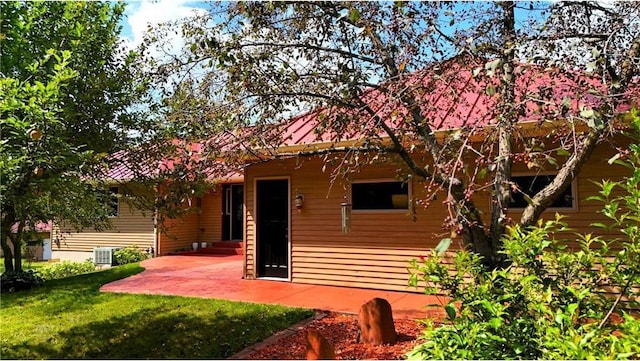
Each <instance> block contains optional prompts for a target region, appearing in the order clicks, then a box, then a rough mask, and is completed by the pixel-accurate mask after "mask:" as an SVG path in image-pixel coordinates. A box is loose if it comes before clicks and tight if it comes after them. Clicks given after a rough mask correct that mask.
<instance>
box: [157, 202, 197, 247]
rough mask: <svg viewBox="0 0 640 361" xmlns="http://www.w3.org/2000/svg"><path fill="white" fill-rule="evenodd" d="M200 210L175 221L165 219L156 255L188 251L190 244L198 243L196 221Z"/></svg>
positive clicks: (194, 210) (195, 210)
mask: <svg viewBox="0 0 640 361" xmlns="http://www.w3.org/2000/svg"><path fill="white" fill-rule="evenodd" d="M199 213H200V210H199V209H195V208H194V209H193V210H192V212H190V213H188V214H186V215H184V216H183V217H180V218H177V219H167V220H165V221H164V223H163V227H162V231H161V233H160V239H159V241H158V243H159V244H158V253H159V254H160V255H166V254H167V253H169V252H173V251H180V250H190V249H192V248H191V247H192V246H191V244H192V243H193V242H198V241H199V238H198V237H199V236H200V230H199V225H198V219H199V217H200V214H199Z"/></svg>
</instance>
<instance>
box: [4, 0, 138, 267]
mask: <svg viewBox="0 0 640 361" xmlns="http://www.w3.org/2000/svg"><path fill="white" fill-rule="evenodd" d="M0 6H1V13H2V17H1V18H2V31H1V33H0V46H1V47H2V57H0V72H1V73H2V78H1V79H0V89H1V90H0V94H2V96H1V97H0V114H1V115H0V125H1V128H0V131H1V133H2V143H1V145H0V154H1V155H0V171H1V175H0V178H1V183H0V193H1V194H2V210H1V214H2V223H1V228H0V231H1V237H0V242H1V245H2V250H3V252H4V255H5V269H6V271H8V272H11V271H20V270H21V269H22V254H21V246H22V244H23V242H24V241H25V240H26V239H28V238H27V236H28V234H29V233H30V232H33V231H34V229H35V226H36V225H37V224H38V223H39V222H48V221H50V220H62V219H64V220H66V221H67V222H69V223H70V224H72V225H74V226H76V227H77V228H83V227H89V226H91V227H94V228H96V229H101V228H104V227H106V226H108V223H109V222H108V213H109V206H108V204H109V199H110V195H109V194H108V192H105V191H104V188H103V184H102V183H99V182H96V181H93V182H92V181H90V180H91V177H92V176H95V175H96V169H101V168H103V167H105V161H106V160H107V159H108V158H107V157H105V155H104V154H103V152H107V151H114V150H118V149H123V148H125V147H126V146H127V145H128V144H129V143H130V141H131V137H130V136H129V133H130V130H131V129H137V128H136V127H139V126H140V125H141V123H140V122H139V121H140V119H139V118H136V117H135V113H134V112H131V111H129V109H128V107H130V106H132V105H133V99H135V97H136V92H135V91H134V90H136V89H135V88H134V87H135V86H136V84H135V83H134V82H133V73H132V72H131V71H130V70H129V67H128V61H129V60H130V59H129V55H128V54H124V53H123V52H122V50H121V48H120V45H119V42H118V33H119V30H120V28H119V26H118V21H119V20H120V18H121V16H122V12H123V8H124V5H123V4H114V5H111V4H109V3H100V2H3V3H2V4H1V5H0ZM14 227H16V230H15V232H12V228H14Z"/></svg>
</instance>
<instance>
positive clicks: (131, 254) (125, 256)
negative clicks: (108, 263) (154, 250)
mask: <svg viewBox="0 0 640 361" xmlns="http://www.w3.org/2000/svg"><path fill="white" fill-rule="evenodd" d="M113 256H114V257H115V259H116V264H118V265H122V264H127V263H135V262H140V261H144V260H145V259H147V258H149V255H148V254H147V252H146V251H143V250H141V249H140V248H138V246H129V247H125V248H120V249H119V250H117V251H115V252H114V253H113Z"/></svg>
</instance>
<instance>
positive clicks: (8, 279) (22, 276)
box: [0, 270, 44, 293]
mask: <svg viewBox="0 0 640 361" xmlns="http://www.w3.org/2000/svg"><path fill="white" fill-rule="evenodd" d="M43 283H44V278H42V277H40V276H39V275H38V273H37V272H35V271H33V270H26V271H19V272H4V273H2V275H1V276H0V289H1V291H2V293H5V292H16V291H22V290H28V289H30V288H33V287H38V286H41V285H42V284H43Z"/></svg>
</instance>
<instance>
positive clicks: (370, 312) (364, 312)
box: [358, 298, 398, 345]
mask: <svg viewBox="0 0 640 361" xmlns="http://www.w3.org/2000/svg"><path fill="white" fill-rule="evenodd" d="M358 325H359V326H360V340H361V341H362V342H364V343H370V344H373V345H382V344H393V343H395V342H396V339H397V337H398V335H397V334H396V327H395V325H394V324H393V313H392V312H391V304H389V302H388V301H387V300H385V299H383V298H374V299H372V300H370V301H369V302H367V303H365V304H364V305H362V307H360V313H359V314H358Z"/></svg>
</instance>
